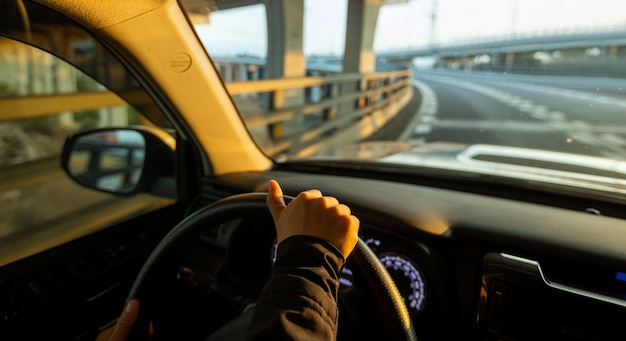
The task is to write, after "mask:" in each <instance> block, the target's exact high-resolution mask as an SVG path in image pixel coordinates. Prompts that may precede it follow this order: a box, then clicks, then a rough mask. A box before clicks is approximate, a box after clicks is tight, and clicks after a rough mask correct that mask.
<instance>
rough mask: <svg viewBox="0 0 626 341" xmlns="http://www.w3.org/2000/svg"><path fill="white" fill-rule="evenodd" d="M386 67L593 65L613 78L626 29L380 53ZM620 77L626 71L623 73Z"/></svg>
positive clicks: (625, 51)
mask: <svg viewBox="0 0 626 341" xmlns="http://www.w3.org/2000/svg"><path fill="white" fill-rule="evenodd" d="M376 58H377V60H378V61H380V62H383V63H391V64H399V65H412V63H413V60H414V59H415V58H431V59H432V60H433V61H434V62H433V63H434V64H435V66H439V67H447V68H457V67H460V68H465V69H472V68H476V67H478V68H483V69H490V70H507V71H514V70H517V71H522V70H524V69H528V68H530V67H539V68H543V70H542V71H550V69H553V70H557V69H560V70H561V71H567V70H566V69H567V68H568V67H570V68H571V67H575V65H578V66H580V65H581V64H585V67H586V68H588V67H589V66H590V65H588V64H590V63H593V64H595V65H596V68H597V69H598V72H605V73H614V72H615V71H617V70H619V69H621V67H620V64H621V63H622V62H623V60H624V59H625V58H626V26H624V27H604V28H602V27H597V28H593V29H568V30H550V31H537V32H528V33H521V34H515V35H504V36H492V37H483V38H479V39H472V40H466V41H458V42H451V43H445V44H432V45H426V46H420V47H414V48H406V49H397V50H392V51H382V52H378V53H376ZM621 72H622V73H623V72H624V71H621Z"/></svg>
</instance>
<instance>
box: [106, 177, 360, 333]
mask: <svg viewBox="0 0 626 341" xmlns="http://www.w3.org/2000/svg"><path fill="white" fill-rule="evenodd" d="M266 203H267V207H268V208H269V210H270V212H271V214H272V218H273V219H274V225H275V226H276V236H277V237H276V239H277V242H278V243H280V242H282V241H283V240H285V239H287V238H289V237H291V236H296V235H306V236H313V237H317V238H320V239H322V240H325V241H327V242H329V243H331V244H332V245H334V246H335V247H336V248H337V249H338V250H339V251H340V252H341V254H342V255H343V257H344V259H347V258H348V256H349V255H350V253H351V252H352V250H353V249H354V247H355V246H356V243H357V241H358V239H359V236H358V232H359V224H360V222H359V219H357V218H356V217H355V216H353V215H352V213H351V212H350V208H349V207H348V206H346V205H343V204H340V203H339V201H337V199H336V198H334V197H330V196H323V195H322V193H321V192H320V191H319V190H316V189H312V190H308V191H304V192H302V193H300V194H299V195H298V196H297V197H296V198H295V199H293V200H292V201H291V202H290V203H289V204H288V205H286V204H285V199H284V197H283V191H282V189H281V188H280V185H279V184H278V182H276V181H275V180H270V182H269V184H268V194H267V199H266ZM138 312H139V302H138V301H137V300H136V299H133V300H131V301H130V302H129V303H128V304H127V305H126V307H125V308H124V311H123V312H122V315H121V316H120V317H119V319H118V320H117V322H116V323H115V325H114V326H112V327H110V328H108V329H105V330H103V331H102V332H100V334H99V335H98V336H97V338H96V341H125V340H126V339H127V337H128V334H129V333H130V330H131V328H132V326H133V324H134V323H135V320H136V319H137V314H138ZM151 327H152V326H151ZM151 335H152V330H150V333H149V336H151Z"/></svg>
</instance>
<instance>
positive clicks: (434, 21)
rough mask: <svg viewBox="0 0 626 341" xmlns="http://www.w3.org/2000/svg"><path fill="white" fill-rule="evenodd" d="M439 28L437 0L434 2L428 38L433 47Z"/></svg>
mask: <svg viewBox="0 0 626 341" xmlns="http://www.w3.org/2000/svg"><path fill="white" fill-rule="evenodd" d="M436 26H437V0H433V3H432V6H431V10H430V36H429V37H428V44H429V45H430V46H433V45H434V44H435V27H436Z"/></svg>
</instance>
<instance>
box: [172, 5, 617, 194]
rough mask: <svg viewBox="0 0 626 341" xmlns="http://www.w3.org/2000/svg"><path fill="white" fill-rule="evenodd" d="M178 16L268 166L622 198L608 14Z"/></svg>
mask: <svg viewBox="0 0 626 341" xmlns="http://www.w3.org/2000/svg"><path fill="white" fill-rule="evenodd" d="M182 5H183V7H185V9H186V11H187V13H188V14H189V16H190V18H191V19H192V22H193V23H194V27H195V29H196V32H197V33H198V36H199V39H201V41H202V43H203V45H204V46H205V47H206V49H207V51H208V53H209V55H210V56H211V58H212V60H213V62H214V63H215V65H216V67H217V68H218V71H219V72H220V75H221V77H222V78H223V80H224V82H225V84H226V87H227V89H228V91H229V92H230V94H231V95H232V97H233V100H234V102H235V103H236V105H237V107H238V110H239V112H240V114H241V116H242V117H243V119H244V121H245V123H246V125H247V127H248V130H249V131H250V133H251V135H252V136H253V138H254V139H255V141H256V142H257V144H258V145H259V147H260V148H262V149H263V150H264V152H265V153H266V154H267V155H269V156H271V157H272V158H274V159H275V160H276V161H279V162H282V161H285V160H287V161H288V160H296V159H298V160H303V159H313V158H314V159H316V160H321V159H324V158H331V159H333V160H337V159H340V160H354V159H358V160H361V161H365V160H367V161H372V162H376V163H377V164H394V165H402V166H408V167H424V166H426V167H434V168H445V169H447V170H453V171H459V172H472V173H479V174H486V175H493V176H498V177H505V178H516V179H524V180H529V181H538V182H547V183H552V184H560V185H566V186H573V187H580V188H583V187H584V188H587V189H593V190H597V189H602V190H609V191H618V192H621V191H623V189H624V188H626V182H624V180H623V179H624V175H625V174H626V173H625V172H626V163H625V161H624V160H625V156H626V97H625V96H624V93H625V91H626V90H625V88H626V66H625V65H626V63H625V61H626V12H625V11H623V10H622V9H623V2H621V1H617V0H594V1H566V0H562V1H561V0H553V1H541V0H508V1H502V0H475V1H456V0H424V1H422V0H419V1H417V0H415V1H413V0H387V1H373V0H343V1H341V0H340V1H337V0H296V1H238V2H229V1H211V3H210V4H207V6H191V5H189V4H186V2H185V1H183V2H182Z"/></svg>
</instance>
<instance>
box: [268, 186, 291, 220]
mask: <svg viewBox="0 0 626 341" xmlns="http://www.w3.org/2000/svg"><path fill="white" fill-rule="evenodd" d="M267 188H268V189H267V199H266V200H265V202H266V204H267V207H268V208H269V210H270V213H271V214H272V218H274V223H276V222H277V221H278V217H280V213H281V212H282V211H283V210H284V209H285V207H286V206H287V205H285V198H283V190H282V189H281V188H280V185H279V184H278V182H276V180H270V181H269V183H268V186H267Z"/></svg>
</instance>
